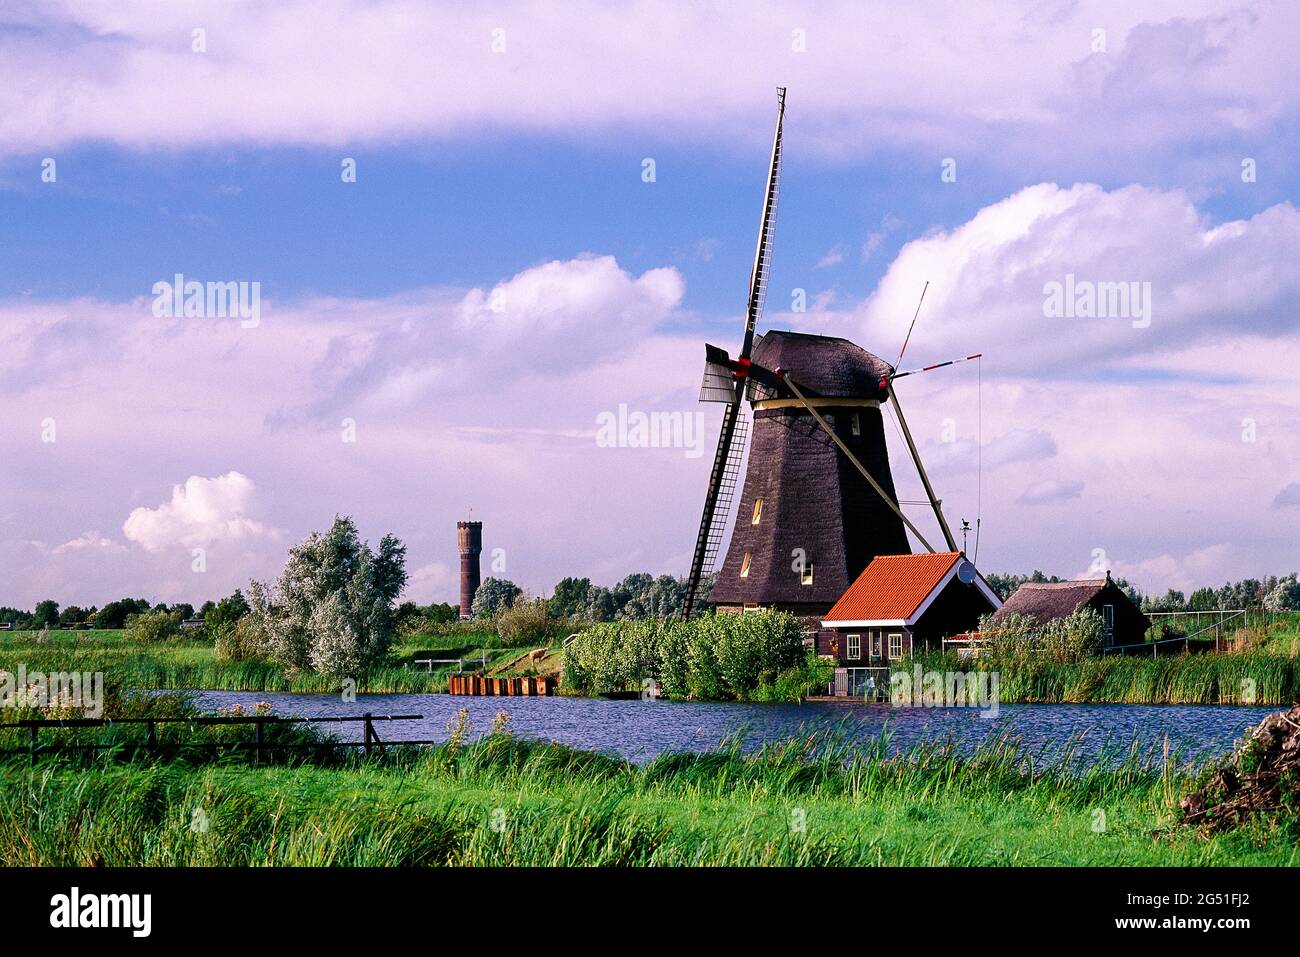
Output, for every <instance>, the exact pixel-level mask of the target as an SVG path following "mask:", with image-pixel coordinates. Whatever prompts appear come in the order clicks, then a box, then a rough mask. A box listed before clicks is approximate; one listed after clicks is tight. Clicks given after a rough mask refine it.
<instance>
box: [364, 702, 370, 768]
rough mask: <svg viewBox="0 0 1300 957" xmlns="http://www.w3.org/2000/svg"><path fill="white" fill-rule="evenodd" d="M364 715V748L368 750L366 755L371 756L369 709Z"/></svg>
mask: <svg viewBox="0 0 1300 957" xmlns="http://www.w3.org/2000/svg"><path fill="white" fill-rule="evenodd" d="M362 717H363V718H365V719H366V728H365V734H366V736H365V744H364V745H363V750H364V751H365V752H366V757H370V735H371V729H370V712H369V711H367V712H366V713H365V714H364V715H362Z"/></svg>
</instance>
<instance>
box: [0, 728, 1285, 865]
mask: <svg viewBox="0 0 1300 957" xmlns="http://www.w3.org/2000/svg"><path fill="white" fill-rule="evenodd" d="M1190 785H1191V778H1190V776H1189V771H1188V769H1186V768H1184V769H1181V770H1177V771H1175V770H1170V771H1167V772H1166V771H1162V765H1161V763H1160V760H1159V757H1158V756H1152V755H1144V754H1138V753H1131V754H1129V755H1128V757H1127V759H1125V760H1123V761H1122V762H1121V763H1120V764H1119V765H1118V766H1116V767H1111V768H1110V769H1106V768H1104V767H1101V766H1098V765H1093V766H1091V767H1082V766H1078V765H1075V766H1074V767H1073V768H1072V769H1063V768H1060V767H1056V768H1045V767H1036V766H1034V765H1033V763H1032V762H1031V761H1030V760H1029V758H1028V756H1027V755H1024V754H1022V753H1020V752H1019V751H1017V750H1016V749H1015V748H1014V747H1011V746H1009V745H1007V744H1006V743H1005V742H1004V743H1001V744H997V745H993V746H990V747H987V748H984V749H982V750H981V751H980V752H979V753H977V755H975V756H974V757H973V758H971V759H969V760H959V759H958V758H956V757H954V756H953V755H951V754H949V753H946V752H944V751H942V750H938V749H935V748H928V749H926V748H922V749H918V750H916V751H913V752H912V753H910V754H908V755H906V756H902V757H895V758H887V757H884V749H883V742H882V743H881V744H880V745H878V746H877V747H875V748H868V749H866V750H854V751H847V750H845V749H844V748H842V747H840V746H839V745H838V744H837V743H836V742H834V741H833V740H828V739H827V738H825V737H819V738H812V737H810V738H805V739H802V740H800V741H796V742H792V743H788V744H784V745H780V746H770V747H768V748H766V749H764V750H763V751H762V752H760V753H758V754H755V755H750V756H746V755H743V754H741V753H739V751H738V750H737V749H736V748H735V747H734V746H733V747H730V748H724V749H723V750H721V751H718V752H714V753H709V754H702V755H695V754H674V755H665V756H663V757H660V758H658V759H657V760H655V761H653V762H651V763H650V764H648V765H645V766H643V767H637V766H634V765H631V764H628V763H626V762H624V761H621V760H618V759H615V758H611V757H606V756H601V755H594V754H589V753H584V752H578V751H573V750H570V749H567V748H564V747H560V746H557V745H549V744H537V743H530V742H521V741H516V740H514V739H512V738H510V737H509V736H507V735H504V734H496V735H493V736H491V737H489V738H487V739H485V740H483V741H480V742H478V743H476V744H473V745H469V746H464V747H458V746H456V745H448V746H444V747H441V748H438V749H433V750H430V751H425V752H422V753H419V754H413V753H409V752H408V753H406V754H404V755H403V756H400V757H392V758H390V759H388V760H387V761H386V762H380V763H375V764H369V765H366V764H362V763H361V762H360V761H359V760H357V759H353V760H349V761H347V762H346V763H345V764H344V765H343V766H341V767H315V766H301V767H296V768H287V767H273V768H258V769H254V768H251V767H247V766H234V765H231V764H219V765H210V766H203V767H194V766H183V765H178V764H166V765H164V764H148V765H146V764H129V765H105V766H103V767H100V768H97V769H95V770H93V771H91V770H77V769H75V768H69V767H66V766H61V765H58V764H49V765H47V766H44V767H38V768H36V769H29V768H25V767H22V766H19V765H13V764H11V765H6V766H2V767H0V864H3V865H6V866H21V865H59V866H85V865H97V866H98V865H105V866H133V865H182V866H187V865H209V864H225V865H231V864H233V865H278V866H286V865H426V864H434V865H437V864H448V865H494V866H526V865H737V866H754V865H778V866H785V865H875V864H885V865H948V864H953V865H957V864H961V865H1013V864H1017V865H1067V864H1073V865H1207V864H1210V865H1221V864H1256V865H1279V864H1292V865H1293V864H1296V863H1300V844H1297V837H1296V831H1295V826H1294V822H1291V821H1265V822H1259V823H1256V824H1252V825H1250V826H1249V827H1247V828H1245V829H1242V830H1239V831H1237V832H1235V833H1232V834H1228V835H1224V836H1219V837H1214V838H1204V837H1201V836H1198V835H1197V834H1196V833H1193V832H1189V831H1186V830H1184V829H1182V828H1179V827H1177V826H1175V824H1174V820H1175V808H1176V802H1177V797H1178V795H1180V794H1181V793H1183V792H1184V791H1185V790H1186V789H1187V788H1189V787H1190ZM196 808H201V809H202V811H203V814H204V815H206V818H207V829H206V830H203V829H202V827H199V828H195V827H194V826H193V822H194V821H195V820H196V815H195V809H196ZM1103 814H1104V827H1103V828H1100V829H1097V828H1098V824H1099V823H1100V821H1101V818H1102V815H1103ZM800 825H802V827H800Z"/></svg>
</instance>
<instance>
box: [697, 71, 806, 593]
mask: <svg viewBox="0 0 1300 957" xmlns="http://www.w3.org/2000/svg"><path fill="white" fill-rule="evenodd" d="M776 103H777V112H776V133H775V134H773V136H772V159H771V161H770V162H769V163H768V168H767V190H766V191H765V193H764V194H763V213H762V216H761V217H760V218H759V221H758V244H757V246H756V248H755V249H754V265H753V268H752V269H751V270H750V272H749V302H748V305H747V306H746V309H745V336H744V339H743V340H742V341H741V346H740V356H739V358H738V360H737V361H738V362H739V363H740V364H741V366H742V367H743V366H744V365H746V364H748V362H749V356H750V353H751V352H752V351H753V348H754V329H755V327H756V326H757V325H758V317H759V315H760V314H761V313H762V311H763V299H764V296H765V293H766V291H767V270H768V265H769V263H770V262H771V259H772V237H773V235H774V234H775V232H776V199H777V193H778V192H779V190H780V185H781V131H782V127H783V125H784V123H785V87H783V86H781V87H777V90H776ZM708 348H713V347H708ZM718 351H719V352H721V351H722V350H718ZM723 354H724V355H725V353H723ZM712 388H713V390H714V391H713V392H712V394H710V395H708V396H706V395H705V394H703V393H702V394H701V399H704V400H705V401H725V402H726V404H727V407H726V408H725V409H724V410H723V413H722V430H721V432H720V433H719V435H718V448H717V450H716V451H715V452H714V455H713V469H712V471H711V472H710V473H709V488H708V492H707V493H706V494H705V496H704V513H703V515H701V516H700V530H699V534H698V535H697V536H696V538H695V554H694V556H693V557H692V559H691V572H690V576H689V578H688V579H687V589H686V607H685V616H686V617H687V618H689V617H690V616H691V609H692V607H693V606H694V604H695V592H696V591H697V590H698V589H699V587H700V576H701V575H702V574H703V573H704V569H705V568H706V567H707V568H709V569H712V567H713V562H714V560H715V559H716V557H717V554H718V548H719V547H720V546H721V544H722V536H723V534H724V533H725V531H726V525H727V514H728V512H729V511H730V509H731V498H732V495H733V494H734V493H735V489H736V480H737V478H738V476H739V474H740V463H741V460H742V459H743V458H744V455H745V439H746V437H747V435H748V431H749V423H748V421H747V420H746V419H745V417H744V410H743V409H742V408H741V400H742V399H743V398H744V396H745V379H744V377H743V376H738V377H736V378H735V379H734V380H732V381H731V382H730V383H728V382H726V381H724V380H722V379H720V378H719V379H715V381H714V382H713V384H712ZM710 389H711V385H710V382H709V379H708V374H707V372H706V375H705V383H704V391H705V393H708V392H709V391H710Z"/></svg>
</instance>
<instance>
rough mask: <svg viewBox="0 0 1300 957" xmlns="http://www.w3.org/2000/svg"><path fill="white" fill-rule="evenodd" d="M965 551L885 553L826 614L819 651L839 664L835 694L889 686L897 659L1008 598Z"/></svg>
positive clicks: (962, 628)
mask: <svg viewBox="0 0 1300 957" xmlns="http://www.w3.org/2000/svg"><path fill="white" fill-rule="evenodd" d="M1001 604H1002V602H1001V601H1000V600H999V599H998V595H997V592H995V591H994V590H993V589H992V588H991V587H990V586H989V583H988V582H986V581H985V580H984V576H983V575H981V574H980V573H979V571H978V570H977V569H976V568H975V566H974V565H973V564H971V562H970V561H968V560H967V559H966V556H965V555H963V554H962V553H961V552H936V553H932V554H925V555H880V556H877V557H876V558H874V559H873V560H872V562H871V564H870V565H868V566H867V567H866V569H865V570H864V571H863V572H862V574H861V575H859V576H858V578H857V580H856V581H855V582H854V583H853V584H852V585H851V586H849V590H848V591H846V592H845V593H844V594H843V596H841V598H840V600H839V601H838V602H836V603H835V606H834V607H833V608H832V609H831V610H830V611H829V612H827V614H826V616H825V618H823V619H822V630H821V632H820V633H819V635H818V638H817V651H818V653H819V654H821V655H823V656H825V657H829V658H833V659H834V660H835V663H836V665H837V666H838V667H837V670H836V680H835V694H837V695H858V694H861V693H862V692H863V689H864V688H867V687H875V688H880V687H881V686H882V683H883V685H884V686H885V687H887V686H888V679H889V663H890V662H893V661H898V660H900V659H902V658H905V657H907V656H909V655H911V654H912V653H913V652H914V651H921V650H927V649H934V650H938V649H939V648H940V645H941V642H942V639H944V638H946V637H949V636H951V635H957V634H962V633H964V632H969V631H971V630H973V629H975V628H976V627H978V625H979V621H980V618H981V617H983V616H984V615H987V614H989V613H990V612H994V611H996V610H997V609H998V607H999V606H1001Z"/></svg>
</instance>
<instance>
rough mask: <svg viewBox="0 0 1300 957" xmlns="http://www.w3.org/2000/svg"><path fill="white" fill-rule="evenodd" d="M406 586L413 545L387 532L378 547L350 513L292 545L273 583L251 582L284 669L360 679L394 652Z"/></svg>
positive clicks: (256, 608)
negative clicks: (397, 610)
mask: <svg viewBox="0 0 1300 957" xmlns="http://www.w3.org/2000/svg"><path fill="white" fill-rule="evenodd" d="M405 586H406V547H405V546H404V545H402V543H401V542H399V541H398V540H397V539H396V538H395V537H393V536H392V535H385V536H384V537H383V538H382V539H381V540H380V542H379V549H378V551H377V552H376V551H373V550H371V548H370V546H369V545H368V544H367V543H366V542H363V541H362V540H361V538H360V536H359V535H358V534H357V526H356V523H355V522H353V521H352V519H351V518H338V517H336V518H335V519H334V524H333V526H331V528H330V530H329V531H328V532H327V533H325V534H324V535H321V534H318V533H316V532H312V533H311V535H309V536H308V537H307V539H306V540H305V541H304V542H302V543H301V544H299V545H296V546H294V547H293V548H292V549H290V551H289V559H288V561H287V562H286V564H285V568H284V571H283V572H282V573H281V574H280V577H279V578H278V579H276V581H275V583H274V584H273V585H271V586H269V587H268V586H267V585H265V584H263V583H261V582H252V583H250V585H249V593H250V594H249V598H250V602H249V603H250V605H251V607H252V612H251V614H252V615H253V616H254V618H255V621H256V623H257V624H258V625H259V626H260V627H261V628H262V629H263V630H264V631H265V633H266V635H267V640H268V643H269V645H270V648H271V652H272V654H273V656H274V657H275V660H276V661H278V662H279V663H280V664H282V665H284V666H285V668H287V669H289V670H290V671H291V672H293V671H305V670H312V671H317V672H320V673H322V674H328V675H336V676H355V675H357V674H359V673H361V672H363V671H364V670H366V669H367V668H369V667H372V666H374V665H376V664H378V663H379V662H380V661H382V660H383V658H384V656H385V655H386V654H387V652H388V645H389V642H390V641H391V640H392V636H393V632H394V630H395V627H396V614H395V605H396V602H397V596H398V595H399V594H401V591H402V589H403V588H404V587H405Z"/></svg>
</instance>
